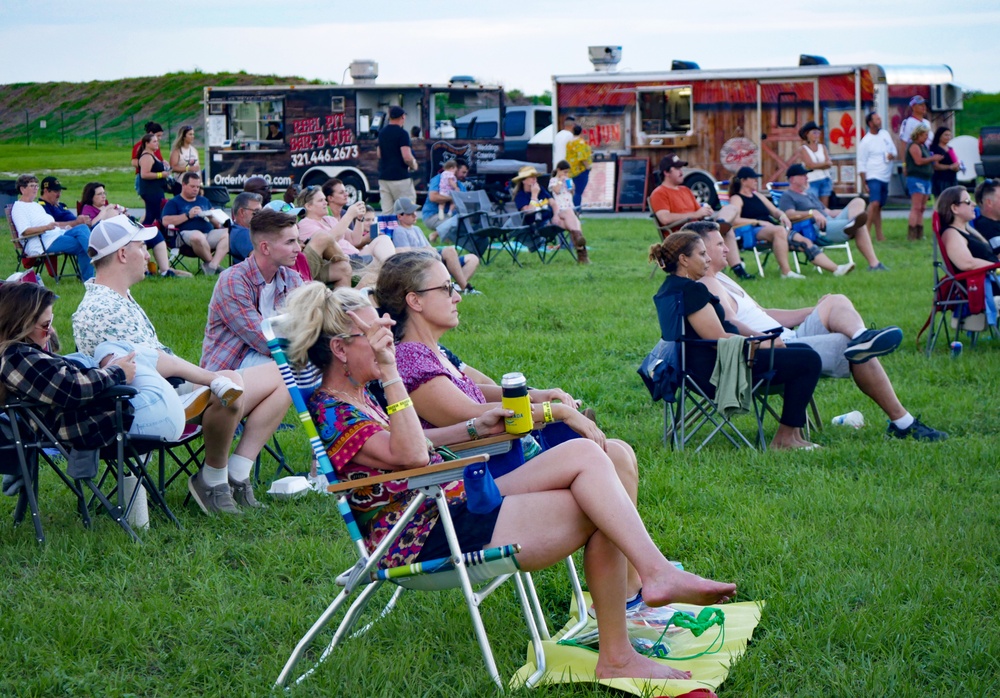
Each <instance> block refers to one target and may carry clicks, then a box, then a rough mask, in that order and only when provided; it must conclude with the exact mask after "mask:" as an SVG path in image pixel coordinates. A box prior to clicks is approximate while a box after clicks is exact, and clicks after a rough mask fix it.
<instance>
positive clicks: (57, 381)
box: [0, 342, 125, 448]
mask: <svg viewBox="0 0 1000 698" xmlns="http://www.w3.org/2000/svg"><path fill="white" fill-rule="evenodd" d="M0 380H3V382H4V384H5V385H6V386H7V388H8V389H9V390H10V391H11V393H13V394H14V395H16V396H17V397H21V398H26V399H28V400H34V401H36V402H40V403H42V404H43V405H45V407H41V408H39V409H38V410H37V413H38V416H39V417H40V418H41V419H42V420H44V421H45V423H46V425H48V426H49V428H52V426H53V425H55V427H56V429H55V430H54V431H55V434H56V436H58V437H59V439H61V440H63V441H67V442H69V443H70V444H71V445H72V446H75V447H76V448H98V447H100V446H104V445H105V444H108V443H110V442H111V441H112V440H113V439H114V437H115V402H114V399H112V398H97V399H95V396H96V395H99V394H100V393H102V392H104V391H105V390H107V389H108V388H110V387H111V386H114V385H120V384H123V383H125V371H123V370H122V369H121V368H120V367H118V366H108V367H106V368H82V367H80V366H79V365H78V364H75V363H73V362H72V361H69V360H67V359H64V358H62V357H61V356H56V355H55V354H50V353H49V352H47V351H44V350H42V349H39V348H38V347H36V346H34V345H32V344H26V343H24V342H19V343H17V344H12V345H11V346H10V347H8V349H7V351H5V352H4V354H3V356H2V357H0Z"/></svg>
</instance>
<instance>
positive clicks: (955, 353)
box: [951, 342, 962, 359]
mask: <svg viewBox="0 0 1000 698" xmlns="http://www.w3.org/2000/svg"><path fill="white" fill-rule="evenodd" d="M961 355H962V343H961V342H952V343H951V358H953V359H957V358H958V357H960V356H961Z"/></svg>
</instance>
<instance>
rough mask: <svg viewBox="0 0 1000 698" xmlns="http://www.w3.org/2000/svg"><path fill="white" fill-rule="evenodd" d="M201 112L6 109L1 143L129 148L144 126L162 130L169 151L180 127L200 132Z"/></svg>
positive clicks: (0, 123) (0, 120) (0, 124)
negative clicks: (133, 112)
mask: <svg viewBox="0 0 1000 698" xmlns="http://www.w3.org/2000/svg"><path fill="white" fill-rule="evenodd" d="M203 120H204V119H203V116H202V114H201V113H197V114H192V115H187V116H185V115H179V114H176V113H174V114H156V113H148V112H147V113H137V114H122V113H121V112H117V113H109V112H102V111H90V110H86V109H81V110H69V109H57V110H55V111H50V112H47V113H41V112H32V110H31V109H23V110H21V111H20V113H18V112H17V111H15V110H7V111H6V113H4V114H3V115H2V117H0V142H3V143H9V144H19V145H62V146H74V147H80V146H85V145H89V146H92V147H94V148H95V149H96V148H101V147H118V146H121V147H126V146H128V147H130V146H131V145H132V144H133V143H135V142H137V141H138V140H139V139H140V138H142V135H143V133H145V126H146V123H148V122H150V121H153V122H156V123H158V124H160V125H161V126H162V127H163V132H164V136H163V139H162V144H161V148H163V149H169V147H170V144H171V143H172V142H173V139H174V138H175V137H176V135H177V132H178V131H179V130H180V128H181V126H185V125H191V126H194V128H195V129H196V130H200V128H201V124H202V121H203Z"/></svg>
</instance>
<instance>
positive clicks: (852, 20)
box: [0, 0, 1000, 94]
mask: <svg viewBox="0 0 1000 698" xmlns="http://www.w3.org/2000/svg"><path fill="white" fill-rule="evenodd" d="M998 40H1000V3H997V2H996V1H995V0H994V1H992V2H983V1H982V0H978V1H975V2H973V1H969V0H950V1H949V2H942V1H941V0H912V1H911V2H895V1H878V0H875V1H873V0H865V1H861V0H833V1H832V2H822V3H818V2H794V3H792V2H783V1H782V0H769V1H766V2H748V1H744V2H739V3H737V2H735V1H734V0H708V1H706V0H701V1H700V2H677V1H676V0H667V1H663V0H661V1H660V2H655V3H654V2H639V1H638V0H603V1H601V2H598V1H596V0H572V1H570V2H567V1H564V2H558V3H556V2H548V1H545V0H523V1H522V2H513V1H511V0H507V1H506V2H504V1H501V2H482V1H480V0H464V1H456V0H452V1H450V2H420V1H419V0H417V1H413V0H411V1H409V2H402V1H400V0H380V1H379V2H370V3H366V2H351V3H347V2H340V1H338V0H325V1H322V2H320V1H318V0H297V1H295V2H281V1H276V0H240V1H239V2H233V1H231V0H211V1H210V2H209V1H206V0H196V1H194V0H159V1H158V2H155V3H154V2H149V1H148V0H102V1H101V2H83V1H82V0H47V1H46V2H44V3H39V2H34V1H31V2H16V1H15V0H0V83H12V82H44V81H50V80H68V81H73V82H84V81H88V80H109V79H115V78H122V77H135V76H146V75H159V74H162V73H166V72H172V71H179V70H184V71H189V70H193V69H194V68H200V69H201V70H203V71H205V72H218V71H239V70H245V71H247V72H250V73H265V74H279V75H300V76H302V77H305V78H319V79H322V80H333V81H336V82H341V81H342V80H343V78H344V71H345V69H346V68H347V66H348V64H349V63H350V62H351V60H352V59H355V58H371V59H374V60H376V61H378V64H379V82H384V83H412V82H435V83H437V82H445V81H447V80H448V78H450V77H451V76H453V75H472V76H474V77H475V78H477V79H479V80H481V81H487V82H499V83H502V84H503V85H504V86H505V87H506V88H507V89H508V90H509V89H514V88H516V89H519V90H522V91H524V92H526V93H529V94H538V93H541V92H543V91H544V90H547V89H551V85H552V75H561V74H568V73H584V72H589V71H590V70H591V66H590V63H589V61H588V59H587V46H589V45H616V46H621V47H622V49H623V58H622V62H621V65H620V69H622V70H657V69H669V67H670V61H671V60H672V59H675V58H678V59H684V60H692V61H695V62H697V63H699V64H700V65H701V67H702V68H738V67H764V66H784V65H795V64H796V63H797V61H798V56H799V54H800V53H811V54H819V55H822V56H825V57H826V58H828V59H829V61H830V63H834V64H845V63H879V64H882V65H909V64H941V63H944V64H947V65H949V66H951V68H952V70H953V71H954V75H955V82H956V83H958V84H960V85H962V86H963V87H964V88H966V89H978V90H983V91H986V92H1000V67H998V63H1000V61H998V56H1000V51H998V49H997V48H996V46H997V43H998Z"/></svg>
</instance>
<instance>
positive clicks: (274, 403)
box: [73, 216, 288, 514]
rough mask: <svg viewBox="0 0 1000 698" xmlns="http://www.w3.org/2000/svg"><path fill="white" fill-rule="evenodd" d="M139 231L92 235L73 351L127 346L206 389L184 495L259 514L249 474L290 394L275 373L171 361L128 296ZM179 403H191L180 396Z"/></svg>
mask: <svg viewBox="0 0 1000 698" xmlns="http://www.w3.org/2000/svg"><path fill="white" fill-rule="evenodd" d="M144 230H150V229H143V228H138V227H137V226H135V224H134V223H132V222H131V221H130V220H129V219H128V218H127V217H126V216H116V217H114V218H109V219H108V220H106V221H102V222H101V223H99V224H98V225H97V226H96V227H95V228H94V230H93V232H92V233H91V238H90V240H91V242H90V251H91V256H92V257H93V259H94V265H95V267H96V276H95V278H94V280H93V281H90V282H88V283H87V284H86V287H85V288H86V292H85V294H84V297H83V300H82V301H80V306H79V307H78V308H77V310H76V312H75V313H74V314H73V335H74V337H75V339H76V345H77V348H78V349H79V350H80V351H82V352H85V353H91V352H93V351H95V350H96V349H97V346H98V345H99V344H100V343H102V342H108V341H113V342H129V343H131V344H132V345H134V346H135V347H136V348H137V350H152V351H153V352H155V354H154V356H155V358H156V364H155V365H156V370H157V372H158V373H159V374H160V375H162V376H168V377H178V378H182V379H184V380H185V381H188V382H190V383H193V384H197V385H200V386H208V387H207V388H197V387H196V388H194V389H193V391H192V392H193V393H194V394H196V395H200V396H203V397H201V398H200V400H202V401H203V403H204V415H203V417H202V422H201V425H202V432H203V435H204V439H205V467H203V468H202V469H201V471H199V472H198V474H197V475H195V476H194V477H193V478H191V480H190V481H189V482H188V489H189V490H190V492H191V494H192V496H193V498H194V499H195V501H196V503H197V504H198V506H199V507H201V509H202V511H204V512H205V513H219V512H221V513H228V514H239V513H240V509H239V508H237V504H239V506H241V507H259V506H260V505H259V504H258V503H257V500H256V499H255V498H254V495H253V487H252V486H251V484H250V471H251V468H252V467H253V462H254V459H256V457H257V455H258V454H259V453H260V451H261V449H263V447H264V444H265V443H267V440H268V439H269V438H271V435H272V434H273V433H274V432H275V431H276V430H277V428H278V425H279V424H280V423H281V418H282V416H284V414H285V411H286V410H287V409H288V391H287V390H286V389H285V387H284V385H283V384H282V382H281V378H280V376H279V375H278V374H277V372H276V371H274V372H273V373H274V375H273V376H272V375H271V373H272V372H271V371H268V370H267V368H266V367H264V368H260V369H253V370H252V371H250V370H248V371H246V372H244V373H243V374H242V375H241V374H239V373H237V372H234V371H224V372H213V371H206V370H204V369H201V368H199V367H198V366H196V365H194V364H192V363H189V362H187V361H185V360H183V359H181V358H179V357H176V356H174V355H173V354H172V353H171V352H170V350H169V349H168V348H167V347H166V346H165V345H164V344H163V343H162V342H161V341H160V339H159V337H157V335H156V330H155V329H154V327H153V324H152V322H150V320H149V318H148V317H147V316H146V313H145V312H144V311H143V309H142V307H140V306H139V304H138V303H136V301H135V299H134V298H133V297H132V295H131V293H130V292H129V289H130V288H131V287H132V286H133V285H134V284H136V283H138V282H139V281H141V280H142V279H143V278H144V277H145V265H146V262H148V260H149V254H148V252H146V249H145V247H144V246H143V245H142V244H141V243H140V242H139V241H141V240H142V239H144V237H143V236H144V235H145V233H143V232H141V231H144ZM244 383H245V385H246V386H247V387H244ZM186 387H187V386H186ZM181 399H190V398H185V396H183V395H182V396H181ZM243 417H246V420H247V423H246V428H245V429H244V430H243V435H242V437H241V438H240V441H239V443H238V444H237V446H236V450H235V452H234V453H233V455H229V450H230V447H231V446H232V443H233V440H234V434H235V433H236V427H237V425H238V424H239V422H240V419H241V418H243ZM234 499H235V501H234Z"/></svg>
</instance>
